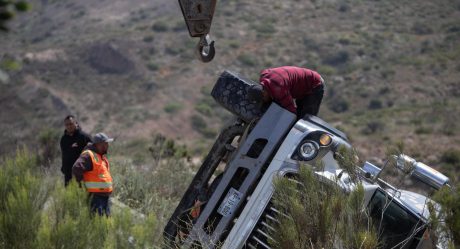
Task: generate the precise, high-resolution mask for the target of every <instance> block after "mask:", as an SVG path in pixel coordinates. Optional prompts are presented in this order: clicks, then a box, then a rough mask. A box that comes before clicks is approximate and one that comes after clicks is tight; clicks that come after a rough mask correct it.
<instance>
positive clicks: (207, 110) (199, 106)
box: [195, 102, 212, 116]
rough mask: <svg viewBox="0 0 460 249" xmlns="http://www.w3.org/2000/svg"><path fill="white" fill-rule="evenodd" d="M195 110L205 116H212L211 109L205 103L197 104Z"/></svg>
mask: <svg viewBox="0 0 460 249" xmlns="http://www.w3.org/2000/svg"><path fill="white" fill-rule="evenodd" d="M195 110H197V111H198V112H199V113H201V114H204V115H207V116H210V115H211V114H212V108H211V107H210V106H209V105H208V104H207V103H204V102H201V103H198V104H197V105H196V106H195Z"/></svg>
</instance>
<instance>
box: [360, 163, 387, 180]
mask: <svg viewBox="0 0 460 249" xmlns="http://www.w3.org/2000/svg"><path fill="white" fill-rule="evenodd" d="M362 169H363V171H364V174H365V176H366V178H368V179H372V180H373V181H374V180H375V179H377V178H378V177H379V174H380V172H381V171H382V169H381V168H379V167H377V166H375V165H374V164H372V163H370V162H365V163H364V165H363V167H362Z"/></svg>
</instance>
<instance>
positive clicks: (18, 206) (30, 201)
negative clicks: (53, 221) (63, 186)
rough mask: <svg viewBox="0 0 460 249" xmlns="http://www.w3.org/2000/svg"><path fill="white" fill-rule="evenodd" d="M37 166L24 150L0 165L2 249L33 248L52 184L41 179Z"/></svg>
mask: <svg viewBox="0 0 460 249" xmlns="http://www.w3.org/2000/svg"><path fill="white" fill-rule="evenodd" d="M37 164H38V160H37V157H36V156H35V155H33V154H32V153H30V152H29V151H27V150H25V149H23V150H18V152H17V153H16V155H15V156H14V157H13V158H7V159H5V160H3V161H2V162H1V163H0V168H1V170H0V248H5V249H6V248H19V249H21V248H24V249H27V248H34V243H35V236H36V234H37V231H38V227H39V225H40V211H41V209H42V208H43V205H44V203H45V201H46V198H47V193H48V188H49V184H50V183H49V182H46V181H43V180H42V179H40V175H39V172H37V171H38V167H37Z"/></svg>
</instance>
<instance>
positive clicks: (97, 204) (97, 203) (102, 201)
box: [90, 194, 110, 217]
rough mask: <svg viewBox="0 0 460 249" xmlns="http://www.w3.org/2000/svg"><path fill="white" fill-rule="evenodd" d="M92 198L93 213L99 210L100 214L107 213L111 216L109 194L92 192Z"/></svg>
mask: <svg viewBox="0 0 460 249" xmlns="http://www.w3.org/2000/svg"><path fill="white" fill-rule="evenodd" d="M90 199H91V204H90V207H91V213H96V212H97V213H98V214H99V215H100V216H102V215H103V214H105V215H106V216H107V217H108V216H110V203H109V196H103V195H98V194H90Z"/></svg>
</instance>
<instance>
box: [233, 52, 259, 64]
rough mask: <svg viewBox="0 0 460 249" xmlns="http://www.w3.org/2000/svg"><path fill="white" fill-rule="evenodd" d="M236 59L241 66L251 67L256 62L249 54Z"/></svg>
mask: <svg viewBox="0 0 460 249" xmlns="http://www.w3.org/2000/svg"><path fill="white" fill-rule="evenodd" d="M237 59H238V61H239V62H241V64H243V66H248V67H253V66H255V65H256V64H257V62H256V60H255V59H254V58H253V57H252V56H251V55H249V54H241V55H239V56H238V58H237Z"/></svg>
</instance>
